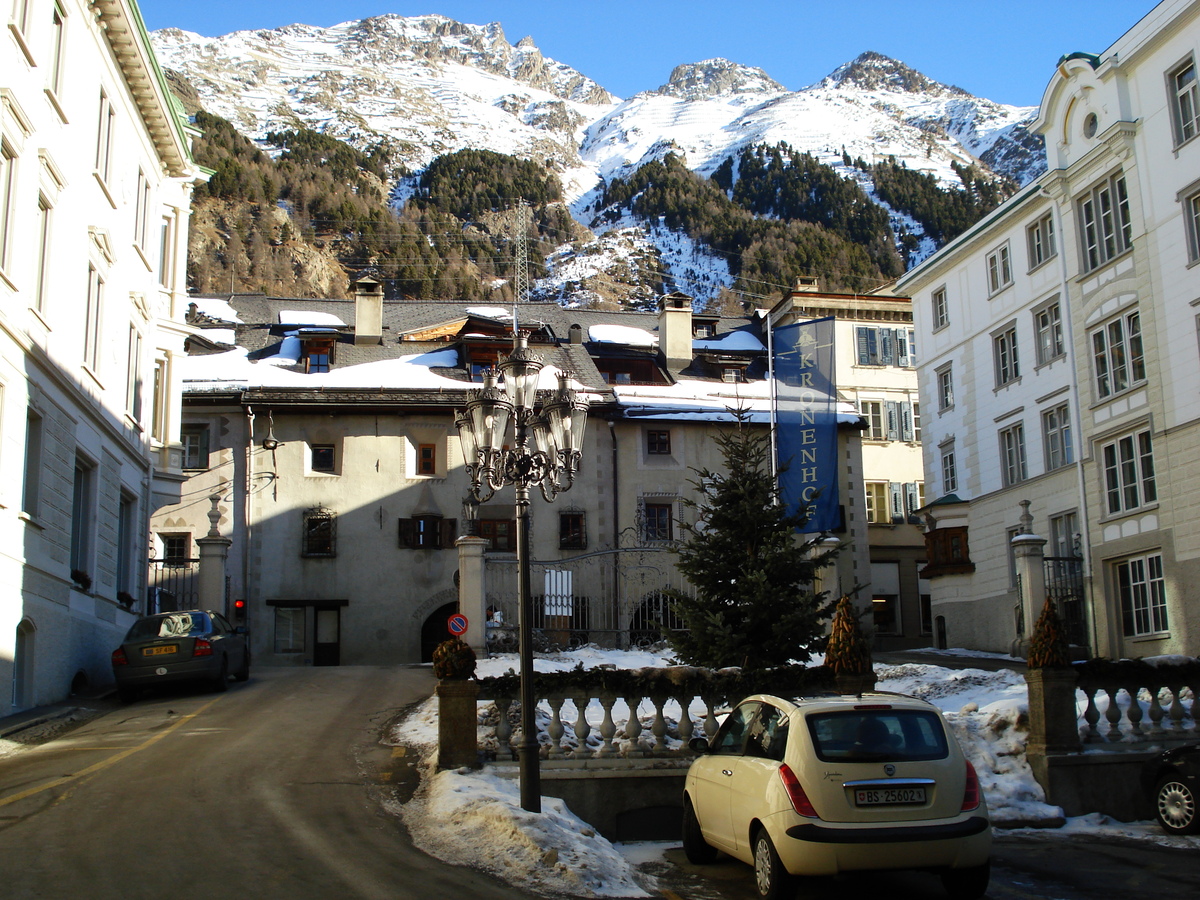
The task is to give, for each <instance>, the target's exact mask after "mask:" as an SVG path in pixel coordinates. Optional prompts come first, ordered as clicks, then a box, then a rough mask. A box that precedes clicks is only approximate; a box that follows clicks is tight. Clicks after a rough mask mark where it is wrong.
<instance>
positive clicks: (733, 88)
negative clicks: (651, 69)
mask: <svg viewBox="0 0 1200 900" xmlns="http://www.w3.org/2000/svg"><path fill="white" fill-rule="evenodd" d="M784 90H785V88H784V87H783V85H781V84H780V83H779V82H777V81H775V80H774V79H773V78H771V77H770V76H769V75H768V74H767V73H766V72H764V71H763V70H762V69H758V68H755V67H754V66H744V65H742V64H741V63H735V62H731V61H730V60H728V59H721V58H716V59H706V60H702V61H701V62H696V63H684V64H683V65H679V66H676V67H675V68H674V69H673V70H672V71H671V77H670V78H669V79H668V80H667V83H666V84H664V85H663V86H662V87H660V88H659V89H658V90H656V91H654V93H656V94H661V95H663V96H667V97H679V98H680V99H683V100H704V99H708V98H710V97H724V96H728V95H730V94H778V93H783V92H784Z"/></svg>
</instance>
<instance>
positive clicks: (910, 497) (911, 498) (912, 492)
mask: <svg viewBox="0 0 1200 900" xmlns="http://www.w3.org/2000/svg"><path fill="white" fill-rule="evenodd" d="M904 496H905V498H906V501H907V502H906V503H905V511H906V512H907V513H908V521H909V524H911V525H920V524H921V517H920V516H919V515H917V510H918V509H920V508H921V492H920V489H919V485H918V484H917V482H915V481H913V482H910V483H908V484H906V485H905V486H904Z"/></svg>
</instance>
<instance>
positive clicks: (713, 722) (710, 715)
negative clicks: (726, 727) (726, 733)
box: [700, 697, 721, 741]
mask: <svg viewBox="0 0 1200 900" xmlns="http://www.w3.org/2000/svg"><path fill="white" fill-rule="evenodd" d="M700 699H701V700H703V701H704V706H705V708H706V709H707V710H708V712H707V714H706V715H705V716H704V736H705V737H706V738H708V739H709V740H710V741H711V740H712V739H713V735H714V734H716V733H717V729H718V728H720V727H721V726H720V724H718V722H717V710H716V707H715V706H714V705H713V703H714V701H715V700H716V699H717V698H716V697H701V698H700Z"/></svg>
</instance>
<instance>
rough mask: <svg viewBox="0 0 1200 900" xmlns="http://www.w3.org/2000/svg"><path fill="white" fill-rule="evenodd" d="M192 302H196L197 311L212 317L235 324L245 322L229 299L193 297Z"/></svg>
mask: <svg viewBox="0 0 1200 900" xmlns="http://www.w3.org/2000/svg"><path fill="white" fill-rule="evenodd" d="M191 302H192V303H195V304H196V311H197V312H199V313H200V314H201V315H205V316H208V317H209V318H210V319H220V320H221V321H222V322H233V323H234V324H235V325H241V324H244V323H243V322H242V319H241V317H240V316H239V315H238V314H237V310H236V309H234V308H233V306H232V305H231V304H230V303H229V301H228V300H220V299H218V298H216V297H192V298H191Z"/></svg>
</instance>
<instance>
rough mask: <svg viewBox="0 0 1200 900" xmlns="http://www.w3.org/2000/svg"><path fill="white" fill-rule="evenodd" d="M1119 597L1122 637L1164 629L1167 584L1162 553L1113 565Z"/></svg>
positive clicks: (1156, 632) (1158, 632) (1154, 632)
mask: <svg viewBox="0 0 1200 900" xmlns="http://www.w3.org/2000/svg"><path fill="white" fill-rule="evenodd" d="M1113 578H1114V580H1115V581H1116V583H1117V595H1118V596H1119V597H1120V598H1121V626H1122V630H1123V631H1124V633H1125V636H1126V637H1139V636H1141V635H1145V634H1161V633H1163V632H1165V631H1166V630H1167V627H1168V626H1167V584H1166V579H1164V578H1163V563H1162V556H1161V555H1160V554H1158V553H1151V554H1147V555H1145V556H1135V557H1132V558H1131V559H1125V560H1122V561H1120V562H1118V563H1116V564H1115V565H1114V566H1113Z"/></svg>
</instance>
